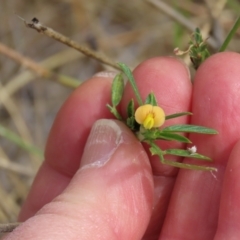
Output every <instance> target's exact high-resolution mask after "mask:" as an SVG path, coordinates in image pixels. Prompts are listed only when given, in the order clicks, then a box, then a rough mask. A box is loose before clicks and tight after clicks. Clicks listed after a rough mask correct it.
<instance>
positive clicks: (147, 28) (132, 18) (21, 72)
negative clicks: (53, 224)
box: [0, 0, 240, 223]
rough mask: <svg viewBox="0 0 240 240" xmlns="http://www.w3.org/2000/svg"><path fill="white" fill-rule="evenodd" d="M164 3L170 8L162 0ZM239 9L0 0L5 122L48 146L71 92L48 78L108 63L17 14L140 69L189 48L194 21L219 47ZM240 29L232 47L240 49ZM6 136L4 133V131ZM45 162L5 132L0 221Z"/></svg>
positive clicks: (11, 216) (0, 110)
mask: <svg viewBox="0 0 240 240" xmlns="http://www.w3.org/2000/svg"><path fill="white" fill-rule="evenodd" d="M163 2H166V3H167V4H168V6H169V8H166V7H165V5H161V4H162V3H163ZM178 2H179V3H180V2H181V4H178ZM159 4H160V5H159ZM160 8H161V9H162V10H160ZM239 9H240V7H239V6H238V1H237V0H235V1H234V0H232V1H228V4H227V5H226V1H211V0H208V1H207V0H206V1H205V2H204V1H197V0H196V1H189V0H183V1H159V0H142V1H139V0H138V1H137V0H132V1H111V0H105V1H104V0H99V1H87V0H65V1H64V0H59V1H57V0H52V1H46V0H41V1H40V0H39V1H38V0H35V1H32V0H19V1H14V0H8V1H2V2H1V7H0V16H1V25H0V44H1V46H2V48H1V46H0V119H1V121H0V124H1V126H4V127H6V128H8V129H10V130H11V131H13V132H14V133H15V134H17V135H18V136H19V137H20V138H21V139H22V140H24V141H26V142H27V143H29V144H31V145H34V146H35V147H37V148H39V149H41V150H42V151H43V150H44V145H45V142H46V139H47V136H48V132H49V129H50V127H51V125H52V123H53V120H54V118H55V115H56V113H57V111H58V110H59V108H60V106H61V105H62V103H63V102H64V101H65V99H66V98H67V97H68V96H69V94H70V93H71V91H72V89H71V87H66V85H64V84H63V83H57V82H54V81H49V79H52V80H56V76H63V75H64V76H69V77H71V78H73V81H78V82H79V83H80V81H83V80H85V79H87V78H89V77H90V76H91V75H93V74H94V73H96V72H98V71H102V70H104V69H109V68H110V67H109V66H106V65H103V64H102V63H100V62H98V61H96V60H94V59H90V58H88V57H86V56H84V55H83V54H80V53H78V52H76V51H74V50H72V49H70V48H68V47H66V46H65V45H63V44H61V43H59V42H57V41H55V40H53V39H50V38H48V37H47V36H44V35H41V34H39V33H38V32H36V31H33V30H30V29H29V28H26V27H25V26H24V24H23V22H22V21H21V20H20V19H19V18H18V17H17V16H16V15H15V14H14V13H16V14H18V15H20V16H21V17H23V18H24V19H26V20H28V21H29V20H31V19H32V18H33V17H37V18H39V20H40V21H41V22H42V23H43V24H45V25H47V26H49V27H51V28H53V29H55V30H57V31H58V32H61V33H63V34H64V35H66V36H68V37H70V38H71V39H73V40H75V41H77V42H78V43H80V44H83V45H87V46H89V47H90V48H91V49H93V50H96V51H100V52H102V53H104V54H105V55H106V56H108V57H109V58H110V59H112V61H113V62H124V63H126V64H128V65H130V66H132V67H134V66H136V65H137V64H138V63H140V62H141V61H143V60H144V59H147V58H150V57H154V56H159V55H173V53H172V52H173V49H174V48H175V47H176V46H179V47H180V48H185V47H186V46H187V43H188V40H189V36H190V33H191V31H192V30H193V29H194V28H195V27H196V26H198V27H201V28H202V30H203V32H204V34H205V36H208V35H211V36H212V38H211V39H210V40H209V41H210V42H209V43H210V45H211V50H212V51H216V50H217V48H218V47H219V44H220V43H221V42H222V40H223V38H224V36H225V35H226V33H227V32H228V31H229V30H230V28H231V26H232V25H233V23H234V21H235V19H236V17H237V14H238V12H239ZM192 28H193V29H192ZM239 34H240V32H238V33H237V34H236V36H235V38H234V39H233V41H232V42H231V45H230V46H229V49H230V50H234V51H240V45H239V44H237V41H239ZM6 46H7V47H8V48H11V49H12V50H14V51H16V52H14V53H16V54H17V53H18V54H20V56H21V57H23V56H24V57H25V58H27V59H28V60H29V61H30V62H32V64H36V66H37V67H40V68H42V69H43V71H47V72H51V73H52V74H53V75H51V74H50V75H44V74H41V73H38V72H37V70H34V69H32V71H29V70H28V69H27V68H26V67H28V68H29V66H28V65H26V64H25V65H24V67H23V65H22V64H20V63H23V62H21V59H20V61H18V62H16V61H17V60H16V59H15V60H13V59H14V58H12V57H11V56H10V50H9V49H7V51H6V52H5V55H4V54H1V53H3V52H4V51H3V47H6ZM5 50H6V49H5ZM186 61H188V60H187V59H186ZM30 69H31V68H30ZM46 79H48V80H46ZM67 81H68V80H67ZM69 81H70V80H69ZM0 134H1V135H2V136H3V133H1V131H0ZM41 162H42V158H41V157H39V155H37V154H36V152H34V151H28V150H23V149H22V148H20V147H19V146H18V145H17V144H15V143H13V142H12V141H9V140H8V139H6V137H1V138H0V196H1V201H0V222H2V223H5V222H15V221H16V219H17V215H18V213H19V209H20V207H21V204H22V202H23V201H24V199H25V198H26V195H27V193H28V190H29V188H30V186H31V183H32V180H33V178H34V175H35V174H36V171H37V170H38V168H39V166H40V164H41Z"/></svg>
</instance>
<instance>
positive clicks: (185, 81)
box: [6, 53, 240, 240]
mask: <svg viewBox="0 0 240 240" xmlns="http://www.w3.org/2000/svg"><path fill="white" fill-rule="evenodd" d="M239 63H240V55H239V54H236V53H220V54H217V55H214V56H212V57H210V58H209V59H208V60H206V61H205V62H204V63H203V64H202V66H201V67H200V68H199V70H198V71H197V73H196V76H195V82H194V85H193V86H192V84H191V82H190V79H189V75H188V71H187V70H186V67H185V66H184V65H183V64H182V63H181V62H179V61H178V60H176V59H175V58H171V57H161V58H154V59H150V60H147V61H145V62H144V63H142V64H141V65H140V66H138V67H137V68H136V69H135V71H134V76H135V79H136V82H137V84H138V87H139V90H140V93H141V94H142V97H143V98H145V97H146V96H147V94H148V93H150V92H151V91H153V92H154V94H155V96H156V97H157V99H158V103H159V106H161V107H162V108H163V109H164V111H165V112H166V114H173V113H176V112H182V111H192V112H193V114H194V115H193V117H192V118H191V119H189V118H188V117H181V118H177V119H172V120H168V121H167V122H166V125H170V124H173V123H175V124H176V123H182V124H183V123H192V124H195V125H202V126H206V127H211V128H214V129H216V130H217V131H218V132H219V134H218V135H215V136H206V135H194V134H192V135H191V136H190V139H191V140H192V142H193V144H194V145H196V146H197V148H198V152H199V153H202V154H204V155H206V156H209V157H211V158H212V159H213V160H214V163H213V166H215V167H217V169H218V172H216V173H211V172H203V171H192V170H179V172H178V169H176V168H172V167H170V166H167V165H162V164H161V163H160V161H159V159H158V158H156V157H155V156H154V157H151V156H148V155H147V154H146V152H145V151H144V148H143V146H142V145H141V144H140V143H139V142H138V140H137V139H136V138H135V137H134V135H133V134H132V133H131V131H130V130H129V129H127V127H126V126H125V125H124V124H122V123H120V122H119V121H115V120H99V121H97V120H98V119H110V118H112V115H111V114H110V113H109V111H108V110H107V108H106V104H107V103H109V102H110V89H111V81H112V77H105V78H104V77H102V76H97V77H93V78H92V79H90V80H88V81H86V82H85V83H84V84H82V86H80V87H79V88H78V89H77V90H76V91H75V92H74V93H73V94H72V95H71V96H70V98H69V99H68V100H67V102H66V103H65V104H64V106H63V107H62V109H61V110H60V112H59V114H58V116H57V118H56V120H55V123H54V125H53V127H52V130H51V133H50V136H49V139H48V142H47V146H46V157H45V159H46V160H45V161H44V163H43V165H42V167H41V169H40V170H39V173H38V174H37V177H36V179H35V181H34V184H33V186H32V189H31V191H30V194H29V196H28V198H27V200H26V203H25V205H24V207H23V209H22V212H21V214H20V221H25V220H27V219H28V220H27V221H26V222H25V223H23V224H22V225H21V226H20V227H18V228H17V229H16V230H15V231H14V232H13V233H11V234H9V235H8V236H7V237H6V239H104V240H105V239H124V240H126V239H131V240H132V239H133V240H134V239H158V238H159V239H161V240H168V239H177V240H181V239H183V240H190V239H194V240H198V239H199V240H208V239H238V238H240V232H239V231H240V230H239V229H240V228H239V225H240V208H239V207H238V206H239V205H240V204H239V198H240V181H239V180H240V162H239V160H238V156H239V155H240V142H238V139H239V132H240V127H239V126H240V117H239V116H240V108H239V107H238V106H239V103H240V94H239V86H240V82H239V80H240V77H239V76H240V68H239ZM132 97H133V93H132V90H131V87H130V86H129V85H127V86H126V91H125V93H124V97H123V101H122V105H121V110H122V113H124V111H125V109H126V106H127V103H128V101H129V100H130V99H131V98H132ZM96 121H97V122H96ZM92 125H93V127H92ZM91 128H92V130H91ZM90 130H91V133H90V135H89V132H90ZM87 139H88V140H87ZM86 142H87V143H86ZM85 144H86V145H85ZM159 144H160V146H161V147H162V148H166V147H184V146H181V145H180V144H179V143H174V142H173V143H172V142H171V143H169V142H159ZM234 145H235V146H234ZM171 160H173V161H176V160H182V159H179V158H174V157H171ZM188 161H191V160H188ZM193 163H196V160H194V162H193ZM150 164H151V166H152V169H151V167H150ZM197 164H201V163H200V162H197ZM205 164H206V163H205ZM79 165H80V168H79ZM209 165H210V164H209ZM226 165H227V167H226ZM152 173H153V174H152ZM153 183H154V184H153ZM30 217H31V218H30ZM146 229H147V230H146ZM144 234H145V235H144ZM143 236H144V237H143ZM214 237H215V238H214Z"/></svg>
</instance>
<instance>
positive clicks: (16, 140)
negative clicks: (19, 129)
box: [0, 124, 43, 158]
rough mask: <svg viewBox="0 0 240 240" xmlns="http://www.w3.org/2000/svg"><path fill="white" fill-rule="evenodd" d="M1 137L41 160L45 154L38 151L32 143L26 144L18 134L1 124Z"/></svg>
mask: <svg viewBox="0 0 240 240" xmlns="http://www.w3.org/2000/svg"><path fill="white" fill-rule="evenodd" d="M0 135H1V136H2V137H4V138H6V139H8V140H9V141H11V142H13V143H14V144H16V145H17V146H19V147H20V148H22V149H24V150H26V151H28V152H30V153H32V154H34V155H35V156H38V157H40V158H43V152H42V151H41V150H40V149H38V148H37V147H35V146H33V145H32V144H30V143H27V142H25V141H24V140H23V139H22V138H21V137H19V136H18V135H17V134H16V133H14V132H12V131H11V130H9V129H7V128H6V127H4V126H3V125H1V124H0Z"/></svg>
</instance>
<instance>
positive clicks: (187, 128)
mask: <svg viewBox="0 0 240 240" xmlns="http://www.w3.org/2000/svg"><path fill="white" fill-rule="evenodd" d="M162 131H163V132H189V133H203V134H218V132H217V131H216V130H215V129H212V128H207V127H202V126H195V125H190V124H183V125H172V126H169V127H165V128H164V129H162Z"/></svg>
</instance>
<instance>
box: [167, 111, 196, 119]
mask: <svg viewBox="0 0 240 240" xmlns="http://www.w3.org/2000/svg"><path fill="white" fill-rule="evenodd" d="M186 115H193V114H192V113H191V112H180V113H174V114H171V115H168V116H166V117H165V119H166V120H168V119H171V118H177V117H181V116H186Z"/></svg>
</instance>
